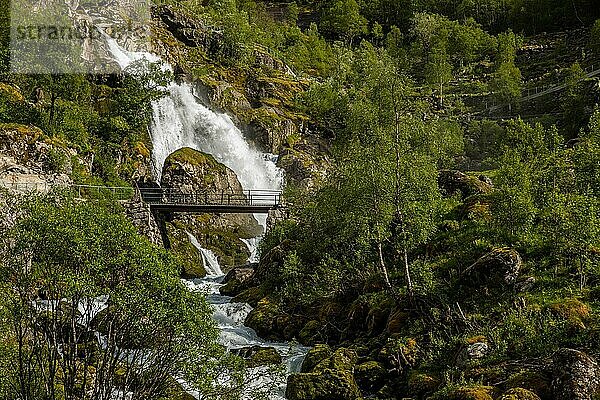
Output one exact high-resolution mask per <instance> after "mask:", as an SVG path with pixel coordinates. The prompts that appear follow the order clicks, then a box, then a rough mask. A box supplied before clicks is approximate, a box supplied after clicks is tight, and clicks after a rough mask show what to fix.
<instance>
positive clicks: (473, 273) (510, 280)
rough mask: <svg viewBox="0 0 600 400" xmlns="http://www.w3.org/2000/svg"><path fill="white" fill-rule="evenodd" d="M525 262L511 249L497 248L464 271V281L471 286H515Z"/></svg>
mask: <svg viewBox="0 0 600 400" xmlns="http://www.w3.org/2000/svg"><path fill="white" fill-rule="evenodd" d="M522 264H523V261H522V260H521V256H520V255H519V253H518V252H517V251H516V250H514V249H511V248H497V249H494V250H492V251H491V252H489V253H487V254H485V255H483V256H482V257H480V258H479V259H478V260H477V261H476V262H475V263H474V264H472V265H471V266H470V267H468V268H467V269H466V270H464V271H463V273H462V277H463V281H465V282H467V283H469V284H471V285H478V284H481V285H488V284H491V285H497V284H505V285H514V284H515V282H516V281H517V278H518V277H519V272H520V270H521V266H522Z"/></svg>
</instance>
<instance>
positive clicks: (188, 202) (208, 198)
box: [0, 181, 282, 214]
mask: <svg viewBox="0 0 600 400" xmlns="http://www.w3.org/2000/svg"><path fill="white" fill-rule="evenodd" d="M0 187H4V188H6V189H9V190H14V191H18V192H37V193H49V192H51V191H53V190H63V191H66V192H67V193H71V194H72V195H73V196H75V197H77V198H81V199H97V198H104V197H112V198H114V199H115V200H119V201H129V200H132V199H134V198H135V197H136V196H139V198H140V199H141V200H142V201H143V202H144V203H146V204H148V205H149V206H150V209H152V210H156V211H159V212H188V213H239V214H245V213H251V214H261V213H264V214H266V213H268V212H269V210H272V209H276V208H279V207H280V206H281V201H282V198H281V191H277V190H246V191H243V192H242V193H239V192H238V193H234V192H226V191H220V192H208V191H207V192H198V193H182V192H181V191H179V190H174V189H171V188H134V187H109V186H93V185H66V184H61V183H57V184H52V183H47V182H27V183H23V182H18V183H12V182H6V181H4V182H2V181H0Z"/></svg>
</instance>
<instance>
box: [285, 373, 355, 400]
mask: <svg viewBox="0 0 600 400" xmlns="http://www.w3.org/2000/svg"><path fill="white" fill-rule="evenodd" d="M285 396H286V398H287V399H288V400H333V399H335V400H357V399H360V398H361V396H360V391H359V389H358V386H357V385H356V382H355V380H354V377H353V376H352V373H351V372H349V371H339V370H332V369H326V370H323V371H320V372H310V373H300V374H292V375H290V376H289V377H288V383H287V388H286V391H285Z"/></svg>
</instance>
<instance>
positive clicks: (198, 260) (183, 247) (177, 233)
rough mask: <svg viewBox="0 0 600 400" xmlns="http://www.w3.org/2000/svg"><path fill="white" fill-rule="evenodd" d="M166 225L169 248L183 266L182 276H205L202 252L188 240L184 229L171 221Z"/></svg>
mask: <svg viewBox="0 0 600 400" xmlns="http://www.w3.org/2000/svg"><path fill="white" fill-rule="evenodd" d="M166 227H167V237H168V238H169V243H170V249H169V250H170V251H171V252H172V253H174V254H175V255H176V256H177V258H178V259H179V261H180V263H181V266H182V268H183V270H182V271H181V275H182V276H183V277H184V278H202V277H204V276H206V270H205V269H204V260H203V259H202V254H201V253H200V251H198V249H197V248H196V247H195V246H194V245H193V244H192V243H191V242H190V239H189V237H188V235H187V233H186V232H185V230H183V229H181V228H180V227H178V226H176V225H174V224H171V223H167V224H166Z"/></svg>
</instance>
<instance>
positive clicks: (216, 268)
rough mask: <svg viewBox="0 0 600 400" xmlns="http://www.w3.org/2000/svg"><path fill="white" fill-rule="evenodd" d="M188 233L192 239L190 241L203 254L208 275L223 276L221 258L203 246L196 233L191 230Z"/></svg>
mask: <svg viewBox="0 0 600 400" xmlns="http://www.w3.org/2000/svg"><path fill="white" fill-rule="evenodd" d="M186 233H187V235H188V238H189V239H190V243H191V244H192V245H193V246H194V247H195V248H197V249H198V251H199V252H200V254H201V255H202V262H203V263H204V270H205V271H206V274H207V275H208V276H222V275H223V271H221V266H220V265H219V260H218V259H217V256H216V255H215V253H213V252H212V251H210V250H208V249H205V248H204V247H202V246H201V245H200V243H198V239H196V237H195V236H194V235H192V234H191V233H189V232H186Z"/></svg>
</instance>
